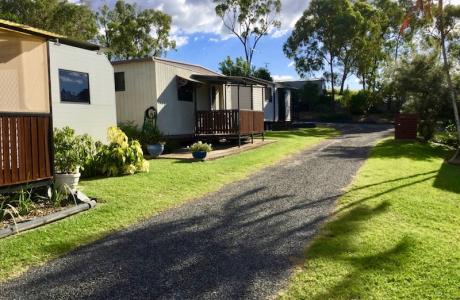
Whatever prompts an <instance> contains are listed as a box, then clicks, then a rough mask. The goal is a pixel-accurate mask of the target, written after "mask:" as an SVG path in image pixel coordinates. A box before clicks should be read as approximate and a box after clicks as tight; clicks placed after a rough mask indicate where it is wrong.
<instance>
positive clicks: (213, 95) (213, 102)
mask: <svg viewBox="0 0 460 300" xmlns="http://www.w3.org/2000/svg"><path fill="white" fill-rule="evenodd" d="M216 100H217V88H216V87H215V86H212V87H211V105H212V107H216Z"/></svg>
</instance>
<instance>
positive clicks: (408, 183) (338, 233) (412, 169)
mask: <svg viewBox="0 0 460 300" xmlns="http://www.w3.org/2000/svg"><path fill="white" fill-rule="evenodd" d="M449 155H450V153H448V152H446V151H445V149H444V148H443V147H436V146H433V145H430V144H425V143H424V144H422V143H413V142H399V141H394V140H386V141H384V142H382V143H380V144H379V145H377V147H376V148H375V149H374V150H373V151H372V154H371V156H370V159H369V160H368V161H367V162H366V163H365V165H364V166H363V167H362V169H361V170H360V171H359V174H358V176H357V178H356V179H355V180H354V182H353V184H352V186H350V188H349V189H348V191H347V193H346V194H345V195H344V196H342V197H341V198H340V199H339V201H338V206H337V207H336V209H335V212H334V213H333V216H334V217H333V218H331V219H330V221H329V222H328V223H327V224H325V225H324V226H323V228H322V230H321V232H320V234H319V235H318V236H317V237H316V238H315V239H314V240H313V242H312V244H311V245H310V246H309V247H308V250H307V251H306V252H305V256H304V258H305V259H304V260H303V261H302V271H300V272H299V273H297V274H296V275H295V276H294V277H293V278H292V279H291V282H290V286H289V288H288V289H287V291H286V292H285V293H284V294H283V296H282V297H281V299H407V298H411V299H435V298H436V299H455V298H458V284H457V282H460V273H459V272H458V266H459V261H458V258H459V251H458V249H459V248H460V244H459V239H458V238H454V237H457V236H458V232H460V206H459V205H458V204H459V196H460V185H459V184H458V183H459V181H458V178H460V168H459V167H458V166H452V165H448V164H445V163H444V161H445V158H446V157H448V156H449ZM453 249H455V250H453ZM446 257H449V258H452V259H453V260H451V259H446ZM409 278H410V279H409ZM407 280H410V282H411V283H410V284H407Z"/></svg>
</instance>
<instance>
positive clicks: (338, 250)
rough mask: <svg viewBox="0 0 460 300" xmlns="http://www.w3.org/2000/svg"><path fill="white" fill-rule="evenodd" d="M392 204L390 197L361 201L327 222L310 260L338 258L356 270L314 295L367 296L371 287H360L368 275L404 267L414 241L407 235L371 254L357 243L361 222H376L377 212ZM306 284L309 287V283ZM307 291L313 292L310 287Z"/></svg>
mask: <svg viewBox="0 0 460 300" xmlns="http://www.w3.org/2000/svg"><path fill="white" fill-rule="evenodd" d="M389 207H390V204H389V203H388V202H386V201H385V202H382V203H380V204H379V205H377V206H375V207H371V206H368V205H361V206H359V207H355V208H352V209H350V210H349V211H347V212H345V213H343V214H341V215H340V216H338V217H337V218H336V219H334V220H333V221H332V222H330V223H328V225H326V227H325V228H324V230H323V234H322V235H321V236H320V237H319V238H318V239H317V240H316V241H315V242H314V244H313V245H312V246H311V247H310V249H309V251H308V256H307V261H308V260H312V261H336V262H340V263H345V264H348V265H350V266H351V267H352V268H350V269H351V270H352V271H351V272H347V274H346V275H345V274H344V276H342V277H341V278H342V279H341V280H339V282H337V283H335V285H334V286H332V287H328V288H327V289H326V291H325V292H322V293H320V294H315V295H311V296H313V299H318V300H319V299H337V298H344V297H345V298H353V299H366V298H367V297H368V295H367V294H366V293H367V291H365V290H364V289H363V290H361V289H360V287H361V285H362V282H364V281H365V280H366V279H367V276H368V275H370V274H371V273H375V272H385V273H392V272H397V271H399V270H401V269H402V268H404V264H405V261H406V259H407V256H408V255H409V253H410V249H411V247H412V246H413V243H414V241H413V240H412V239H411V238H409V237H407V236H405V237H403V238H402V239H401V240H399V241H398V242H396V243H395V244H394V245H393V246H392V247H390V248H389V249H384V250H381V251H378V252H377V253H375V254H371V255H359V254H357V253H358V252H357V251H358V249H357V247H359V246H357V245H356V237H357V235H358V234H359V233H360V231H361V229H362V228H361V224H364V223H366V224H368V223H369V222H372V219H373V218H375V217H376V216H378V215H381V214H384V213H386V212H387V211H388V209H389ZM307 268H308V263H307ZM329 271H331V270H329ZM305 288H306V289H308V285H305ZM305 292H306V294H310V293H309V291H308V290H306V291H305ZM369 292H371V291H369Z"/></svg>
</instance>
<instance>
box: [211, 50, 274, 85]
mask: <svg viewBox="0 0 460 300" xmlns="http://www.w3.org/2000/svg"><path fill="white" fill-rule="evenodd" d="M219 70H220V72H221V73H222V74H224V75H227V76H242V77H248V76H253V77H256V78H259V79H263V80H267V81H273V78H272V76H271V74H270V71H269V70H268V69H267V68H258V69H256V68H255V67H249V64H248V62H246V61H245V60H244V59H243V58H242V57H237V58H236V60H235V61H233V60H232V58H231V57H230V56H227V58H225V59H224V60H223V61H221V62H220V63H219Z"/></svg>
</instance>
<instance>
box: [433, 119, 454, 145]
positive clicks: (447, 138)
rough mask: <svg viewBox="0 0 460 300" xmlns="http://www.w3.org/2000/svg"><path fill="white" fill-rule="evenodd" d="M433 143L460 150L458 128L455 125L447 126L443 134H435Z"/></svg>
mask: <svg viewBox="0 0 460 300" xmlns="http://www.w3.org/2000/svg"><path fill="white" fill-rule="evenodd" d="M433 141H434V142H436V143H440V144H444V145H447V146H451V147H456V148H458V147H459V146H460V143H459V141H458V136H457V128H456V126H455V124H454V123H450V124H449V125H447V126H446V127H445V128H444V129H443V131H442V132H439V133H437V134H435V136H434V138H433Z"/></svg>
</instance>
